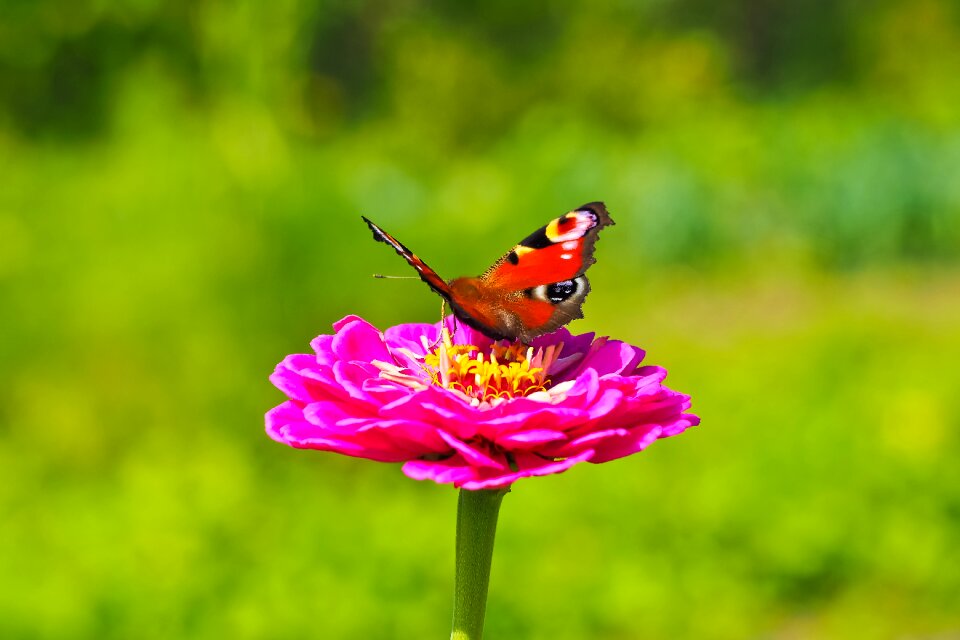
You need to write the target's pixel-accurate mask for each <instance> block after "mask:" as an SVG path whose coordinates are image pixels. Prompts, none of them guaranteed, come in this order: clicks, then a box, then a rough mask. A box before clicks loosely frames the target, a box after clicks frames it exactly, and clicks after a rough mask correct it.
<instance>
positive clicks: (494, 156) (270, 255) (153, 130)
mask: <svg viewBox="0 0 960 640" xmlns="http://www.w3.org/2000/svg"><path fill="white" fill-rule="evenodd" d="M3 6H4V19H3V20H2V21H0V171H2V174H0V175H2V177H0V304H2V309H3V312H4V313H3V315H2V316H0V317H2V325H0V335H2V339H0V381H2V384H0V473H2V475H0V480H2V482H0V521H2V523H3V524H2V525H0V637H4V638H7V637H10V638H35V637H43V638H131V637H136V638H151V637H157V638H171V637H177V638H179V637H183V638H198V637H209V638H220V637H237V638H287V637H289V638H294V637H297V638H302V637H323V638H352V637H376V638H394V637H395V638H408V637H445V635H446V633H447V631H446V625H447V622H448V619H449V607H450V598H451V590H452V578H453V576H452V568H453V567H452V553H453V524H454V517H453V516H454V509H455V502H456V500H455V494H454V492H453V491H452V490H450V489H449V488H445V487H437V486H434V485H428V484H421V483H414V482H412V481H409V480H406V479H405V478H403V477H402V476H401V475H400V472H399V469H398V468H396V467H394V466H388V465H375V464H372V463H365V462H360V461H356V460H350V459H341V458H338V457H336V456H331V455H324V454H315V453H308V452H296V451H292V450H288V449H286V448H283V447H281V446H279V445H275V444H274V443H272V442H270V441H269V440H267V439H266V437H265V436H264V435H263V433H262V414H263V412H264V411H265V410H266V409H267V408H269V407H270V406H272V405H273V404H276V403H278V402H279V401H280V400H281V396H280V394H279V392H277V391H276V390H274V389H272V387H270V385H269V384H268V382H267V381H266V376H267V375H268V374H269V372H270V371H271V370H272V367H273V366H274V364H275V363H276V362H278V361H279V360H280V359H281V358H282V357H283V355H285V354H286V353H290V352H297V351H302V350H304V349H306V348H307V343H308V341H309V339H310V338H311V337H313V336H314V335H316V334H317V333H321V332H325V331H328V330H329V329H328V328H329V324H330V322H331V321H333V320H335V319H337V318H339V317H340V316H342V315H345V314H347V313H359V314H361V315H363V316H364V317H367V318H369V319H371V320H372V321H374V322H376V323H377V324H378V325H380V326H388V325H389V324H393V323H397V322H409V321H423V320H431V319H434V318H435V317H436V315H437V314H438V305H437V299H436V297H435V296H433V295H432V294H431V293H429V291H428V290H427V289H426V287H423V286H422V285H421V284H420V283H417V282H409V283H406V282H379V281H373V280H371V279H370V278H369V274H370V273H373V272H386V273H398V274H406V271H407V267H406V266H405V265H404V264H403V263H402V262H400V261H399V260H398V259H397V258H396V256H395V255H393V254H392V252H390V251H389V250H387V249H386V248H385V247H383V246H380V245H375V244H373V243H372V242H371V240H370V237H369V233H368V232H367V231H366V229H365V228H364V227H363V225H362V223H361V222H360V220H359V214H360V213H363V214H366V215H369V216H370V217H371V218H373V219H374V220H375V221H377V222H378V223H380V224H382V225H383V226H384V227H385V228H386V229H388V230H389V231H391V232H393V233H395V234H396V235H397V236H398V237H400V238H401V239H402V240H403V241H404V242H406V243H407V244H408V245H410V246H411V247H412V248H414V249H415V250H416V251H418V253H420V254H421V255H423V256H424V257H425V258H426V259H427V260H428V261H429V262H430V263H431V264H432V265H433V266H434V267H436V268H437V269H438V270H439V271H440V272H441V273H442V274H444V275H446V276H447V277H453V276H457V275H462V274H471V273H477V272H480V271H482V270H483V269H484V268H485V267H486V266H487V265H488V264H489V263H490V262H491V261H492V260H493V259H494V258H496V257H497V256H499V255H500V253H502V252H503V251H505V250H506V249H507V248H508V247H509V246H510V245H511V244H512V243H514V242H516V241H517V240H518V239H519V238H521V237H523V236H524V235H526V234H527V233H528V232H529V231H531V230H533V229H534V228H536V227H538V226H539V225H541V224H543V223H544V222H545V221H546V220H547V219H549V218H550V217H553V216H555V215H557V214H559V213H561V212H563V211H566V210H568V209H570V208H571V207H573V206H576V205H578V204H580V203H582V202H587V201H590V200H596V199H602V200H604V201H606V202H607V204H608V206H609V208H610V210H611V212H612V213H613V217H614V218H615V219H616V221H617V223H618V224H617V226H616V227H615V228H614V229H611V230H610V231H607V232H605V233H604V238H603V241H602V242H601V243H600V244H599V245H598V251H597V255H598V259H599V263H598V265H597V266H596V267H595V268H594V269H593V270H592V271H591V280H592V282H593V288H594V291H593V293H592V294H591V296H590V300H589V301H588V303H587V305H586V313H587V318H586V320H583V321H579V322H578V323H577V324H576V325H575V326H574V327H573V328H574V330H580V331H594V330H595V331H598V332H600V333H604V334H610V335H614V336H617V337H621V338H623V339H627V340H630V341H632V342H636V343H639V344H642V345H643V346H645V347H646V348H648V349H649V351H650V360H651V361H652V362H655V363H658V364H663V365H665V366H667V367H668V368H669V369H670V370H671V378H670V382H671V383H672V384H673V385H674V386H675V387H676V388H679V389H682V390H684V391H687V392H690V393H692V394H693V396H694V402H695V405H694V406H695V410H696V411H697V412H698V413H699V414H700V415H701V416H702V417H703V419H704V423H703V426H702V427H701V428H699V429H696V430H693V431H691V432H690V433H688V434H687V435H685V436H684V437H682V438H677V439H671V440H669V441H665V442H661V443H657V444H656V445H654V447H653V448H651V450H650V451H649V452H646V453H644V454H642V455H641V456H637V457H635V458H633V459H629V460H624V461H619V462H616V463H611V464H609V465H603V466H598V467H593V466H589V465H581V466H580V467H577V468H575V469H574V470H572V471H570V472H569V473H567V474H564V475H562V476H555V477H550V478H544V479H539V480H531V481H527V482H523V483H520V484H519V485H518V486H517V487H516V488H515V490H514V491H513V492H512V493H511V494H510V495H509V496H508V497H507V499H506V501H505V503H504V509H503V512H502V515H501V524H500V531H499V535H498V547H497V551H496V556H495V559H494V568H493V579H492V594H491V602H490V605H489V608H488V635H489V637H491V638H508V637H516V638H585V637H588V638H611V639H613V638H634V637H644V638H670V639H680V638H697V639H701V638H706V639H710V638H717V639H720V638H744V637H769V638H783V639H786V638H838V639H839V638H844V639H846V638H851V637H856V638H896V637H913V638H923V637H949V636H944V635H943V634H950V633H953V634H957V633H960V616H958V614H957V612H956V598H957V594H958V593H960V579H958V577H957V575H956V572H955V571H949V570H948V568H949V567H952V566H956V565H957V564H958V562H960V558H958V552H957V545H956V541H957V540H958V539H960V475H958V471H957V469H958V467H957V465H956V464H955V460H956V459H957V455H958V453H960V441H958V434H960V402H958V397H957V393H956V390H957V389H958V388H960V372H958V369H957V367H956V362H957V359H958V357H960V295H958V294H960V276H958V273H960V271H958V269H960V265H958V257H960V251H958V249H960V180H958V179H957V176H958V175H960V109H958V108H957V105H960V7H958V5H957V4H956V3H954V2H948V1H947V0H919V1H908V0H879V1H878V2H873V3H870V4H869V5H865V4H864V3H860V2H854V1H853V0H839V1H838V2H826V1H821V0H814V1H809V2H800V1H799V0H798V1H795V2H773V1H772V0H733V1H731V2H726V3H714V2H708V1H706V0H674V1H672V2H665V1H663V0H647V1H646V2H637V3H627V2H623V1H622V0H602V1H599V2H594V3H590V4H589V5H588V4H585V3H572V2H556V1H554V2H546V1H537V2H526V3H510V2H502V1H494V2H487V3H482V4H481V3H463V2H453V1H450V0H446V1H443V2H433V3H422V2H415V1H406V2H399V3H396V2H391V3H387V2H379V1H371V2H347V1H346V0H341V1H338V2H327V3H321V4H301V3H296V2H289V1H280V2H274V3H252V2H241V3H231V4H228V3H219V2H209V1H200V2H179V1H175V2H155V1H152V0H125V1H122V2H112V3H107V2H102V1H97V0H87V1H79V2H72V3H63V2H61V3H54V2H25V1H22V0H8V1H7V2H5V3H4V4H3Z"/></svg>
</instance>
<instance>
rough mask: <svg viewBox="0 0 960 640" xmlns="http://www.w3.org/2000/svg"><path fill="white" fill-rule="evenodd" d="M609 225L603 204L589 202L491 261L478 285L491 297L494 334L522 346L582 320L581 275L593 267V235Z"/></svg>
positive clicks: (586, 286)
mask: <svg viewBox="0 0 960 640" xmlns="http://www.w3.org/2000/svg"><path fill="white" fill-rule="evenodd" d="M612 224H614V222H613V219H611V218H610V214H609V213H608V212H607V208H606V207H605V206H604V204H603V203H602V202H591V203H588V204H585V205H583V206H581V207H578V208H576V209H574V210H573V211H570V212H569V213H566V214H564V215H562V216H560V217H559V218H557V219H555V220H551V221H550V222H549V223H547V224H546V225H544V226H543V227H541V228H540V229H537V230H536V231H534V232H533V233H531V234H530V235H529V236H527V237H526V238H524V239H523V240H521V241H520V243H519V244H517V245H516V246H515V247H514V248H513V249H511V250H510V251H509V252H507V254H506V255H504V256H503V257H502V258H500V259H499V260H498V261H497V262H495V263H494V264H493V266H491V267H490V268H489V269H488V270H487V271H486V272H485V273H484V274H483V275H481V276H480V278H479V280H480V281H481V282H482V283H483V285H484V289H486V290H487V291H489V292H491V293H493V294H495V295H493V296H490V299H492V300H494V301H495V302H494V304H495V305H496V307H497V312H496V314H495V315H496V316H497V317H498V319H499V322H498V323H497V325H495V327H494V328H495V329H496V331H497V332H498V333H500V334H502V335H506V336H508V337H516V338H519V339H521V340H523V341H525V342H527V341H529V340H531V339H533V338H535V337H536V336H538V335H543V334H544V333H549V332H550V331H553V330H554V329H556V328H558V327H561V326H563V325H565V324H567V323H568V322H570V321H571V320H573V319H575V318H582V317H583V312H582V310H581V307H582V306H583V301H584V299H585V298H586V297H587V293H589V291H590V283H589V282H588V281H587V278H586V276H585V275H584V273H585V272H586V270H587V269H588V268H590V265H592V264H593V263H594V262H596V260H595V259H594V257H593V249H594V245H595V244H596V241H597V235H598V234H599V233H600V230H601V229H603V228H604V227H606V226H610V225H612ZM487 315H488V316H489V315H493V314H490V313H488V314H487Z"/></svg>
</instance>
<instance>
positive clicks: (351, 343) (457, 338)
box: [266, 316, 700, 490]
mask: <svg viewBox="0 0 960 640" xmlns="http://www.w3.org/2000/svg"><path fill="white" fill-rule="evenodd" d="M445 324H446V327H445V330H444V332H443V334H441V327H440V324H439V323H438V324H436V325H429V324H403V325H398V326H396V327H391V328H389V329H387V330H386V331H385V332H381V331H379V330H378V329H376V328H375V327H374V326H372V325H371V324H369V323H368V322H366V321H365V320H363V319H361V318H358V317H356V316H348V317H346V318H344V319H343V320H340V321H339V322H337V323H336V324H334V325H333V328H334V330H335V331H336V333H335V334H334V335H321V336H318V337H317V338H315V339H314V340H313V342H312V343H311V346H312V347H313V350H314V351H315V353H314V354H294V355H290V356H287V357H286V358H285V359H284V360H283V362H281V363H280V364H279V365H277V368H276V371H274V373H273V375H272V376H270V380H271V381H272V382H273V384H275V385H276V386H277V388H279V389H280V390H281V391H283V392H284V393H285V394H286V395H287V397H288V398H289V400H287V401H286V402H284V403H283V404H280V405H279V406H277V407H274V408H273V409H271V410H270V411H269V412H268V413H267V416H266V423H267V434H269V436H270V437H271V438H273V439H274V440H276V441H278V442H282V443H284V444H288V445H290V446H293V447H298V448H304V449H320V450H323V451H334V452H336V453H342V454H345V455H349V456H356V457H360V458H369V459H370V460H378V461H381V462H404V463H405V464H404V465H403V472H404V473H405V474H406V475H408V476H409V477H411V478H415V479H418V480H423V479H430V480H433V481H435V482H440V483H452V484H453V485H454V486H456V487H462V488H464V489H470V490H475V489H492V488H499V487H506V486H509V485H510V484H512V483H513V482H514V481H516V480H517V479H518V478H523V477H526V476H542V475H547V474H550V473H560V472H561V471H565V470H566V469H569V468H570V467H572V466H573V465H575V464H577V463H578V462H594V463H599V462H607V461H608V460H614V459H616V458H621V457H623V456H627V455H630V454H631V453H636V452H638V451H641V450H643V449H644V448H646V447H647V445H649V444H650V443H651V442H653V441H654V440H656V439H658V438H665V437H667V436H672V435H676V434H678V433H681V432H682V431H684V430H685V429H686V428H687V427H690V426H693V425H696V424H699V422H700V419H699V418H698V417H697V416H695V415H693V414H690V413H685V411H687V409H689V408H690V398H689V396H686V395H684V394H682V393H678V392H676V391H672V390H670V389H668V388H667V387H665V386H663V384H662V382H663V379H664V378H665V377H666V375H667V372H666V370H664V369H663V368H661V367H656V366H640V362H641V360H643V356H644V352H643V350H642V349H639V348H637V347H634V346H631V345H629V344H627V343H625V342H620V341H619V340H610V339H608V338H596V339H595V338H594V337H593V334H583V335H572V334H571V333H570V332H569V331H567V330H566V329H560V330H558V331H555V332H554V333H552V334H549V335H545V336H541V337H539V338H537V339H536V340H534V341H533V344H532V345H531V346H529V347H527V346H525V345H522V344H519V343H517V344H507V343H505V342H502V341H501V342H494V341H492V340H490V339H489V338H487V337H486V336H484V335H483V334H481V333H479V332H477V331H474V330H472V329H470V328H469V327H466V326H463V325H462V324H458V325H457V327H456V330H455V331H454V330H452V326H453V323H452V320H451V318H447V320H446V321H445ZM447 329H449V330H450V331H449V332H448V331H447Z"/></svg>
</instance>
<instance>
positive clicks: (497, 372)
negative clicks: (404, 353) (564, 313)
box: [423, 329, 561, 402]
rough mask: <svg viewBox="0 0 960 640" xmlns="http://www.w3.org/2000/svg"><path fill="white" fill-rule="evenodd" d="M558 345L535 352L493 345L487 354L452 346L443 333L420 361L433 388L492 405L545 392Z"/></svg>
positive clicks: (531, 349)
mask: <svg viewBox="0 0 960 640" xmlns="http://www.w3.org/2000/svg"><path fill="white" fill-rule="evenodd" d="M560 348H561V345H551V346H548V347H546V348H544V349H537V350H536V351H534V349H533V347H527V346H526V345H523V344H520V343H514V344H508V345H504V344H501V343H499V342H498V343H494V345H493V347H491V349H490V352H489V353H485V352H481V351H480V350H479V349H478V348H477V347H476V346H474V345H463V344H453V341H452V340H451V339H450V333H449V332H448V331H447V330H446V329H443V333H442V339H441V341H440V344H439V345H438V347H437V348H436V349H434V350H432V351H429V352H428V353H427V354H426V356H425V357H424V360H423V367H424V371H425V372H426V373H427V375H429V376H430V379H431V380H432V381H433V383H434V384H436V385H439V386H441V387H445V388H447V389H452V390H455V391H458V392H459V393H462V394H464V395H466V396H468V398H470V399H471V400H474V401H480V402H494V401H496V400H505V399H509V398H513V397H518V396H520V397H522V396H527V395H530V394H532V393H538V392H543V391H546V389H547V387H548V386H549V384H550V380H549V378H548V370H549V368H550V366H551V365H552V364H553V363H554V362H556V360H557V356H558V355H559V353H560Z"/></svg>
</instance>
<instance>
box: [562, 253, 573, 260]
mask: <svg viewBox="0 0 960 640" xmlns="http://www.w3.org/2000/svg"><path fill="white" fill-rule="evenodd" d="M560 258H561V259H563V260H572V259H573V254H572V253H563V254H560Z"/></svg>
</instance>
